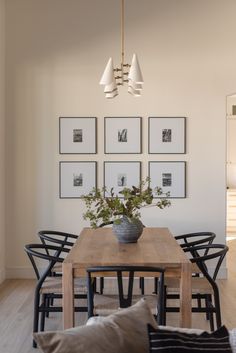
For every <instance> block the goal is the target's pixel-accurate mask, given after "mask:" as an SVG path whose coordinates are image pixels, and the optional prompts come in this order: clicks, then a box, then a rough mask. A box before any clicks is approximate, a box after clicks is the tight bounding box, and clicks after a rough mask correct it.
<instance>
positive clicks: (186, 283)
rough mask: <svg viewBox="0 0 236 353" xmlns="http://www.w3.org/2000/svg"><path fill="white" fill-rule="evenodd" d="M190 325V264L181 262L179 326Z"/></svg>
mask: <svg viewBox="0 0 236 353" xmlns="http://www.w3.org/2000/svg"><path fill="white" fill-rule="evenodd" d="M191 325H192V266H191V263H190V262H189V263H183V264H182V268H181V278H180V327H188V328H190V327H191Z"/></svg>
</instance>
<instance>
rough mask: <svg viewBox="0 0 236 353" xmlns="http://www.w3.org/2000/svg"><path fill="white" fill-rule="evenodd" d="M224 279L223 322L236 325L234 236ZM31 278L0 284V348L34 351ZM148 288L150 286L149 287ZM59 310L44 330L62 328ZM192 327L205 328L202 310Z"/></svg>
mask: <svg viewBox="0 0 236 353" xmlns="http://www.w3.org/2000/svg"><path fill="white" fill-rule="evenodd" d="M228 245H229V247H230V251H229V253H228V257H227V266H228V279H227V280H219V281H218V282H219V287H220V292H221V306H222V316H223V323H224V324H225V325H226V326H227V327H228V328H229V329H231V328H233V327H236V240H231V241H229V242H228ZM34 286H35V281H34V280H7V281H5V282H4V283H3V284H2V285H1V286H0V352H1V353H33V352H34V353H35V352H39V350H38V349H33V348H32V319H33V316H32V313H33V297H34ZM150 289H152V288H150ZM76 315H77V317H76V324H77V325H81V324H84V323H85V322H86V314H85V313H77V314H76ZM61 319H62V316H61V313H52V314H51V316H50V318H49V319H47V320H46V330H57V329H61V328H62V324H61ZM167 324H168V325H174V326H177V325H178V314H174V313H170V314H168V317H167ZM193 327H198V328H202V329H208V328H209V325H208V322H207V321H206V320H205V316H204V314H193Z"/></svg>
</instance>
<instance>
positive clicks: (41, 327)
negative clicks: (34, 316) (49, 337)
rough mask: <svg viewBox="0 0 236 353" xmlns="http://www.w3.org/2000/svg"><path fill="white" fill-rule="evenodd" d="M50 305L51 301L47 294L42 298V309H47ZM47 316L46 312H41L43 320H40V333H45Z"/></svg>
mask: <svg viewBox="0 0 236 353" xmlns="http://www.w3.org/2000/svg"><path fill="white" fill-rule="evenodd" d="M48 304H49V300H48V298H47V296H46V294H43V296H42V307H43V308H46V307H48ZM47 313H48V312H47ZM45 315H46V313H45V311H42V312H41V318H40V331H42V332H43V331H44V326H45Z"/></svg>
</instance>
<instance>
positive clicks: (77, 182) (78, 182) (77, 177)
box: [73, 173, 83, 186]
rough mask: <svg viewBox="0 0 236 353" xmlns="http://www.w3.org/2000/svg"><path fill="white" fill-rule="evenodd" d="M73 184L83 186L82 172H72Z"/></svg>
mask: <svg viewBox="0 0 236 353" xmlns="http://www.w3.org/2000/svg"><path fill="white" fill-rule="evenodd" d="M73 183H74V186H83V174H82V173H80V174H74V175H73Z"/></svg>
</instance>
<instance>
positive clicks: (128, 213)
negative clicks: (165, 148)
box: [82, 178, 171, 228]
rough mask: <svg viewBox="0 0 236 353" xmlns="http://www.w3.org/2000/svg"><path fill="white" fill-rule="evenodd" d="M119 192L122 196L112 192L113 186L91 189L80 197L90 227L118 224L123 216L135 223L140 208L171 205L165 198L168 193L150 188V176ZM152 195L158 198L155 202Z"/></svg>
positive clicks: (138, 218) (157, 188)
mask: <svg viewBox="0 0 236 353" xmlns="http://www.w3.org/2000/svg"><path fill="white" fill-rule="evenodd" d="M119 194H120V195H121V197H122V198H121V197H119V196H118V195H116V194H115V193H114V190H113V188H112V189H111V190H110V191H109V192H108V191H107V189H106V188H102V189H93V190H92V191H91V192H90V193H89V194H88V195H84V196H83V197H82V199H83V200H84V201H85V205H86V208H87V211H86V212H85V213H84V215H83V217H84V219H88V220H89V221H90V226H91V227H92V228H97V227H99V226H101V225H105V224H111V223H115V224H119V223H120V222H121V218H123V217H126V218H127V219H128V220H129V221H130V222H134V223H135V222H136V221H138V220H140V217H141V214H140V209H141V208H143V207H148V206H149V207H151V206H156V207H157V208H160V209H163V208H165V207H169V206H170V205H171V203H170V201H169V200H168V199H167V198H168V196H169V193H164V192H163V190H162V189H161V188H160V187H155V188H154V189H152V188H151V187H150V178H146V180H144V181H141V182H140V185H139V187H136V186H132V187H131V188H127V187H124V188H123V190H121V191H120V192H119ZM107 195H108V196H107ZM154 196H155V197H157V198H158V201H157V202H155V203H154V202H153V201H154Z"/></svg>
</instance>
